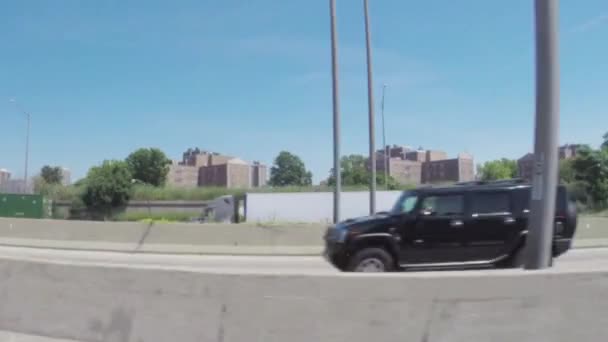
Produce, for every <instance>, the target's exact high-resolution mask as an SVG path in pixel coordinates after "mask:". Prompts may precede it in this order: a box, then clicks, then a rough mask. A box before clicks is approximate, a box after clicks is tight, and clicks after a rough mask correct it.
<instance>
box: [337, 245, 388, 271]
mask: <svg viewBox="0 0 608 342" xmlns="http://www.w3.org/2000/svg"><path fill="white" fill-rule="evenodd" d="M394 269H395V261H394V259H393V257H392V256H391V255H390V254H389V253H388V252H387V251H385V250H384V249H383V248H375V247H374V248H364V249H362V250H360V251H359V252H357V253H356V254H355V255H354V256H353V257H352V259H351V260H350V262H349V263H348V266H347V269H346V270H347V271H349V272H391V271H393V270H394Z"/></svg>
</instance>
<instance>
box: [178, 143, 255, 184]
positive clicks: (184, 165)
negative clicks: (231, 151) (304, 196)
mask: <svg viewBox="0 0 608 342" xmlns="http://www.w3.org/2000/svg"><path fill="white" fill-rule="evenodd" d="M266 181H267V167H266V166H265V165H263V164H261V163H259V162H254V163H253V164H252V165H250V164H249V163H247V162H245V161H243V160H241V159H239V158H235V157H231V156H226V155H222V154H219V153H215V152H207V151H201V150H200V149H198V148H196V149H188V150H187V151H186V152H184V153H183V155H182V161H181V162H174V163H173V164H172V165H171V167H170V169H169V175H168V181H167V183H168V184H169V185H171V186H177V187H189V188H194V187H197V186H199V187H211V186H218V187H227V188H244V189H246V188H252V187H262V186H265V185H266Z"/></svg>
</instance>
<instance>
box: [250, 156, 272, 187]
mask: <svg viewBox="0 0 608 342" xmlns="http://www.w3.org/2000/svg"><path fill="white" fill-rule="evenodd" d="M267 180H268V167H267V166H266V165H264V164H262V163H260V162H259V161H254V162H253V164H252V165H251V187H253V188H259V187H262V186H265V185H266V183H267Z"/></svg>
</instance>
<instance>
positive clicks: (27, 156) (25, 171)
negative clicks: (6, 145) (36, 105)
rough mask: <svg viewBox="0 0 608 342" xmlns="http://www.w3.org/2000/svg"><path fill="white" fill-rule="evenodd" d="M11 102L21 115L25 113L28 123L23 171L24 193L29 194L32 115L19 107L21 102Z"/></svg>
mask: <svg viewBox="0 0 608 342" xmlns="http://www.w3.org/2000/svg"><path fill="white" fill-rule="evenodd" d="M9 102H11V103H13V104H14V105H15V107H17V110H18V111H20V112H21V113H23V115H25V119H26V121H27V128H26V131H25V168H24V171H23V193H26V192H27V176H28V175H27V171H28V170H27V169H28V164H29V159H30V156H29V155H30V121H31V115H30V113H28V112H26V111H25V110H23V108H22V107H21V105H19V102H17V100H15V99H10V100H9Z"/></svg>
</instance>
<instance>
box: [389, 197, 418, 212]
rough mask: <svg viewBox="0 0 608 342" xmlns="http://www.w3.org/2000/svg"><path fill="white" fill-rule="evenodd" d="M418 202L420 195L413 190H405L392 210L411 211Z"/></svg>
mask: <svg viewBox="0 0 608 342" xmlns="http://www.w3.org/2000/svg"><path fill="white" fill-rule="evenodd" d="M416 203H418V195H417V194H415V193H413V192H404V193H403V195H401V197H399V199H398V200H397V203H395V206H394V207H393V209H392V210H391V212H392V213H393V214H400V213H410V212H412V210H414V208H415V207H416Z"/></svg>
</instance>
